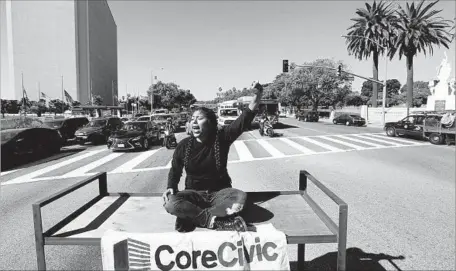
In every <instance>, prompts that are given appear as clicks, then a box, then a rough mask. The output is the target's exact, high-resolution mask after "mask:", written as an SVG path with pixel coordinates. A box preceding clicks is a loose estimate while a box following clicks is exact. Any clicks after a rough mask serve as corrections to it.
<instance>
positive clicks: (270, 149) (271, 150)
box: [258, 139, 285, 157]
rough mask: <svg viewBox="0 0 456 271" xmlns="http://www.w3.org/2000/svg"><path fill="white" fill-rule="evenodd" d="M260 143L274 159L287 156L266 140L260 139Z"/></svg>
mask: <svg viewBox="0 0 456 271" xmlns="http://www.w3.org/2000/svg"><path fill="white" fill-rule="evenodd" d="M258 143H259V144H260V145H261V147H263V148H264V149H265V150H267V151H268V152H269V154H271V155H272V156H273V157H284V156H285V154H283V153H282V152H281V151H279V150H278V149H276V148H274V147H273V146H272V145H271V144H269V142H267V141H266V140H264V139H258Z"/></svg>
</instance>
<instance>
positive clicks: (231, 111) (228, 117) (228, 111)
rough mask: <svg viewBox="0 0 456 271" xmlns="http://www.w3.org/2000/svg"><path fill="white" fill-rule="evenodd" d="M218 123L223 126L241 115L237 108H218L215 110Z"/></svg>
mask: <svg viewBox="0 0 456 271" xmlns="http://www.w3.org/2000/svg"><path fill="white" fill-rule="evenodd" d="M217 115H218V121H217V123H218V125H220V126H225V125H228V124H230V123H232V122H233V121H235V120H236V119H237V118H238V117H239V115H241V113H240V111H239V109H238V108H234V107H231V108H219V109H218V111H217Z"/></svg>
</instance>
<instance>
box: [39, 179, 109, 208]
mask: <svg viewBox="0 0 456 271" xmlns="http://www.w3.org/2000/svg"><path fill="white" fill-rule="evenodd" d="M103 175H105V176H106V172H102V173H98V174H96V175H94V176H92V177H89V178H87V179H85V180H82V181H80V182H79V183H76V184H74V185H72V186H70V187H68V188H66V189H63V190H61V191H60V192H57V193H55V194H54V195H51V196H49V197H47V198H44V199H42V200H40V201H38V202H36V203H35V204H38V205H39V206H40V207H43V206H46V205H48V204H49V203H51V202H53V201H55V200H57V199H59V198H61V197H63V196H65V195H67V194H69V193H71V192H73V191H75V190H77V189H79V188H81V187H83V186H85V185H86V184H89V183H91V182H93V181H94V180H99V179H100V178H102V176H103ZM105 178H106V177H105Z"/></svg>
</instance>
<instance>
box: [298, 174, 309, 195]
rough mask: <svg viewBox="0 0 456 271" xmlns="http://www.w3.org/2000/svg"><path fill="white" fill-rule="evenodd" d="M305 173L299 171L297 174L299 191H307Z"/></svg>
mask: <svg viewBox="0 0 456 271" xmlns="http://www.w3.org/2000/svg"><path fill="white" fill-rule="evenodd" d="M306 174H307V172H306V171H305V170H301V171H300V172H299V190H300V191H306V189H307V175H306Z"/></svg>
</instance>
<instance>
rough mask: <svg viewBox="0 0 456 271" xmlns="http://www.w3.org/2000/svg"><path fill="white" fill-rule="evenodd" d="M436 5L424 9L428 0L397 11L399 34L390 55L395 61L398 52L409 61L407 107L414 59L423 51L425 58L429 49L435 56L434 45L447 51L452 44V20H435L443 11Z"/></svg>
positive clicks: (396, 24)
mask: <svg viewBox="0 0 456 271" xmlns="http://www.w3.org/2000/svg"><path fill="white" fill-rule="evenodd" d="M437 3H438V0H437V1H435V2H432V3H429V4H427V5H425V6H423V5H424V4H425V1H424V0H421V2H420V3H419V4H418V5H417V6H415V3H412V4H411V5H409V3H407V4H406V8H405V9H404V8H402V7H401V6H399V10H398V11H397V14H398V17H399V20H398V21H397V22H395V24H394V27H395V28H396V29H397V30H398V32H397V36H395V37H394V45H393V46H391V47H390V50H389V52H388V55H389V56H390V58H393V57H394V55H395V54H396V53H397V54H399V59H401V58H402V57H403V56H405V58H406V67H407V85H408V88H407V108H409V107H410V106H411V105H412V104H413V58H414V57H415V56H416V55H417V53H421V51H422V52H423V53H424V55H426V51H427V50H428V52H429V54H431V55H432V54H433V46H435V45H438V46H440V45H443V46H445V47H446V48H447V49H448V48H449V44H450V43H451V39H452V37H451V34H450V33H449V32H448V31H447V30H446V29H447V28H449V27H450V25H449V23H450V22H451V21H449V20H444V19H442V18H441V17H436V15H437V14H438V13H440V12H441V10H433V9H432V7H433V6H434V5H435V4H437Z"/></svg>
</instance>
